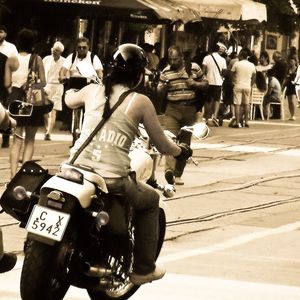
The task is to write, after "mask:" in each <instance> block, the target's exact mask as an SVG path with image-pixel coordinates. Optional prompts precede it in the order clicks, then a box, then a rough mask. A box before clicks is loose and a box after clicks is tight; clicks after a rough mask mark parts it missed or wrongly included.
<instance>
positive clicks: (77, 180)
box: [0, 109, 209, 300]
mask: <svg viewBox="0 0 300 300" xmlns="http://www.w3.org/2000/svg"><path fill="white" fill-rule="evenodd" d="M26 111H28V109H27V110H26ZM14 113H16V112H14ZM20 113H22V114H23V115H26V113H24V109H23V110H22V111H21V112H20ZM203 125H205V124H203ZM203 125H201V126H200V127H201V130H200V127H199V126H198V131H199V132H200V131H201V134H202V136H207V134H208V131H209V130H208V127H207V126H206V125H205V126H206V127H205V126H204V127H203ZM196 127H197V126H196ZM185 129H186V130H190V131H196V130H194V128H192V126H190V127H187V128H185ZM173 138H174V137H173ZM130 155H131V156H132V157H134V159H132V161H133V165H132V168H133V170H135V171H136V176H137V179H138V180H143V181H147V182H148V183H149V184H151V185H152V186H154V187H156V188H158V189H159V190H161V191H162V192H163V194H164V195H165V196H166V197H170V196H172V195H173V194H174V189H173V188H172V186H170V185H166V186H162V185H159V184H157V182H156V179H155V168H156V167H155V166H156V164H157V159H156V158H157V157H158V155H159V152H158V151H157V150H156V149H155V147H153V146H152V145H151V142H150V140H149V137H148V136H147V134H146V132H145V130H144V129H143V128H142V127H141V129H140V133H139V135H138V137H137V139H136V141H135V143H134V144H133V147H132V149H131V153H130ZM0 204H1V206H2V207H3V209H4V210H5V211H6V212H7V213H9V214H10V215H11V216H13V217H14V218H16V219H17V220H19V221H20V226H21V227H24V228H26V230H27V232H28V234H27V239H26V242H25V245H26V246H25V247H24V252H25V258H24V263H23V268H22V273H21V283H20V291H21V297H22V299H23V300H29V299H30V300H38V299H39V300H40V299H49V300H50V299H51V300H59V299H63V298H64V296H65V294H66V293H67V291H68V289H69V287H70V286H71V285H73V286H76V287H78V288H83V289H86V290H87V292H88V295H89V297H90V299H92V300H100V299H101V300H102V299H104V300H112V299H118V300H124V299H128V298H130V297H131V296H132V295H133V294H134V293H135V292H136V291H137V289H138V288H139V286H137V285H134V284H133V283H132V282H131V281H130V280H129V274H130V273H131V271H132V265H133V260H134V255H133V248H134V213H133V210H132V208H131V207H130V206H129V205H128V204H127V202H126V201H123V199H122V195H115V194H110V193H109V192H108V190H107V187H106V183H105V180H104V179H103V178H102V177H101V176H100V175H99V174H98V173H96V172H95V171H94V170H93V169H92V168H88V167H86V166H78V165H70V164H68V163H64V164H62V165H61V167H60V170H59V172H58V173H57V174H55V175H50V174H49V173H48V172H47V170H44V169H43V168H42V167H41V166H39V165H37V164H36V163H34V162H31V161H30V162H26V163H25V164H24V165H23V166H22V167H21V169H20V171H19V172H18V173H17V175H16V176H15V177H14V178H13V179H12V181H11V182H10V183H9V184H8V186H7V189H6V191H5V192H4V193H3V195H2V197H1V199H0ZM165 230H166V215H165V211H164V205H163V201H162V200H161V203H160V210H159V241H158V247H157V257H158V255H159V253H160V250H161V248H162V245H163V241H164V236H165Z"/></svg>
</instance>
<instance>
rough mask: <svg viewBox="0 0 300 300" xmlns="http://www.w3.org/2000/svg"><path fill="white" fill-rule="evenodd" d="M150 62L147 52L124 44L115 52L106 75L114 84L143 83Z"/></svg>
mask: <svg viewBox="0 0 300 300" xmlns="http://www.w3.org/2000/svg"><path fill="white" fill-rule="evenodd" d="M147 63H148V60H147V57H146V54H145V51H144V50H143V49H142V48H141V47H139V46H137V45H135V44H122V45H120V46H119V47H118V48H117V49H115V50H114V52H113V54H112V58H111V60H110V62H109V64H108V68H107V70H106V74H107V75H109V76H110V77H111V79H112V81H113V82H114V83H129V82H130V83H132V85H136V84H138V83H139V82H140V81H141V74H144V72H145V66H146V65H147Z"/></svg>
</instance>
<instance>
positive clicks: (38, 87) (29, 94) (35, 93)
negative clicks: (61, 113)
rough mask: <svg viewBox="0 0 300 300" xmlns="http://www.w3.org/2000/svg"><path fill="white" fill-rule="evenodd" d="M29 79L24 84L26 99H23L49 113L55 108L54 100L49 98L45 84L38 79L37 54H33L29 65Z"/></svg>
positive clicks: (40, 110)
mask: <svg viewBox="0 0 300 300" xmlns="http://www.w3.org/2000/svg"><path fill="white" fill-rule="evenodd" d="M28 69H29V72H28V76H27V81H26V83H25V84H24V85H23V89H24V91H25V99H24V100H23V101H25V102H27V103H30V104H32V105H33V106H38V107H39V109H38V111H39V112H41V113H49V112H50V111H51V110H52V109H53V102H52V101H50V100H49V98H48V96H47V93H46V92H45V90H44V86H43V84H42V83H41V82H40V81H39V79H38V65H37V55H36V54H32V55H31V57H30V60H29V66H28Z"/></svg>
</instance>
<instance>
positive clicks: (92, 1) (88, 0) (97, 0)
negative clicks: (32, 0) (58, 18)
mask: <svg viewBox="0 0 300 300" xmlns="http://www.w3.org/2000/svg"><path fill="white" fill-rule="evenodd" d="M43 1H44V2H54V3H70V4H87V5H100V4H101V2H102V0H43Z"/></svg>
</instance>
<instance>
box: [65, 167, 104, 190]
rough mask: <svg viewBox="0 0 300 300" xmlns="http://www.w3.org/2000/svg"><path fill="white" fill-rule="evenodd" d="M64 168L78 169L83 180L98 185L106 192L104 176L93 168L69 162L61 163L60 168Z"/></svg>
mask: <svg viewBox="0 0 300 300" xmlns="http://www.w3.org/2000/svg"><path fill="white" fill-rule="evenodd" d="M65 169H75V170H77V171H79V172H80V173H81V174H82V175H83V177H84V179H85V180H87V181H89V182H91V183H93V184H95V185H97V186H98V187H100V188H101V190H102V191H103V192H105V193H108V190H107V187H106V183H105V180H104V178H103V177H102V176H101V175H99V174H98V173H97V172H95V171H94V170H93V169H91V168H88V167H85V166H77V165H76V166H74V165H69V164H63V165H62V166H61V170H65Z"/></svg>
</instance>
